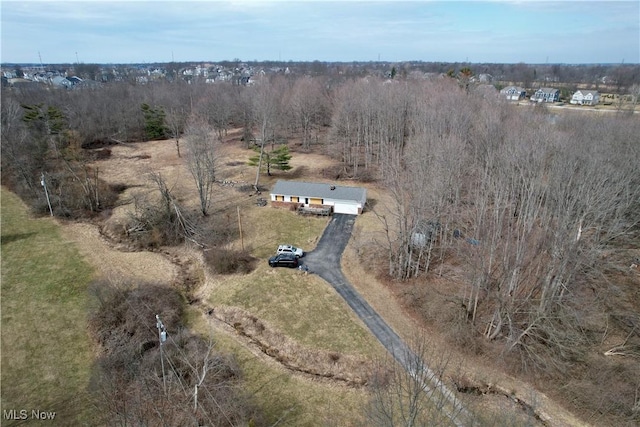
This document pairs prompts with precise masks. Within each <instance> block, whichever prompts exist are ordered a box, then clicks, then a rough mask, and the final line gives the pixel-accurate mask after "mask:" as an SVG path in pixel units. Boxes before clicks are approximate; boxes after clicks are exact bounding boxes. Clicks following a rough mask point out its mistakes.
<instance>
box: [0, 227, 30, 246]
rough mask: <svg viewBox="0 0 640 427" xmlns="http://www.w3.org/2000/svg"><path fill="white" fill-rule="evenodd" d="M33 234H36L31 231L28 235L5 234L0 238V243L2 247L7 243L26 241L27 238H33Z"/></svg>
mask: <svg viewBox="0 0 640 427" xmlns="http://www.w3.org/2000/svg"><path fill="white" fill-rule="evenodd" d="M34 234H36V233H35V232H33V231H32V232H30V233H16V234H5V235H3V236H2V237H0V242H1V243H2V245H3V246H4V245H5V244H7V243H12V242H16V241H18V240H22V239H27V238H29V237H31V236H33V235H34Z"/></svg>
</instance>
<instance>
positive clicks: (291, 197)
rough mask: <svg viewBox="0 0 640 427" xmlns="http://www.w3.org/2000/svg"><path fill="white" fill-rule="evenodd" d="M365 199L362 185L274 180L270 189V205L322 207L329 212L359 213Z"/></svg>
mask: <svg viewBox="0 0 640 427" xmlns="http://www.w3.org/2000/svg"><path fill="white" fill-rule="evenodd" d="M366 201H367V190H366V189H365V188H362V187H346V186H341V185H332V184H322V183H317V182H300V181H283V180H280V181H278V182H276V185H275V186H274V187H273V190H272V191H271V206H276V207H277V206H280V207H293V208H295V209H298V208H300V207H303V208H323V209H325V210H327V211H329V212H331V211H332V212H334V213H343V214H351V215H359V214H361V213H362V210H363V209H364V204H365V203H366Z"/></svg>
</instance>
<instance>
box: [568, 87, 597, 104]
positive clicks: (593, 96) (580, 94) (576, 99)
mask: <svg viewBox="0 0 640 427" xmlns="http://www.w3.org/2000/svg"><path fill="white" fill-rule="evenodd" d="M570 102H571V103H572V104H579V105H596V104H598V102H600V94H599V93H598V91H597V90H579V91H577V92H576V93H574V94H573V96H572V97H571V101H570Z"/></svg>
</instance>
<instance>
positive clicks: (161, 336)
mask: <svg viewBox="0 0 640 427" xmlns="http://www.w3.org/2000/svg"><path fill="white" fill-rule="evenodd" d="M156 328H158V340H159V341H160V363H161V364H162V385H163V387H164V394H165V395H166V394H167V380H166V378H165V375H164V357H163V356H162V344H163V343H164V342H165V341H166V340H167V329H166V328H165V327H164V325H163V324H162V320H160V316H158V315H157V314H156Z"/></svg>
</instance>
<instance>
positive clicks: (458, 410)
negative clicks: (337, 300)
mask: <svg viewBox="0 0 640 427" xmlns="http://www.w3.org/2000/svg"><path fill="white" fill-rule="evenodd" d="M356 218H357V216H355V215H346V214H334V215H333V217H332V218H331V221H330V222H329V224H328V225H327V228H326V229H325V230H324V233H323V234H322V237H321V238H320V241H319V242H318V245H317V246H316V248H315V249H314V250H313V251H311V252H309V253H308V254H306V255H305V256H304V258H303V263H304V265H305V266H306V267H308V269H309V272H310V273H313V274H317V275H318V276H320V277H322V278H323V279H324V280H325V281H327V282H328V283H329V284H330V285H331V286H333V288H334V289H335V290H336V292H338V294H339V295H340V296H341V297H342V298H344V300H345V301H346V302H347V304H349V307H351V309H352V310H353V311H354V312H355V313H356V314H357V315H358V317H360V319H362V321H363V322H364V324H365V325H366V326H367V328H369V330H370V331H371V333H372V334H373V335H374V336H375V337H376V338H377V339H378V340H379V341H380V342H381V343H382V345H383V346H384V347H385V348H386V349H387V351H388V352H389V353H390V354H391V355H392V356H393V357H394V359H396V360H397V361H398V363H400V364H401V365H402V366H403V367H404V368H405V369H406V370H407V372H409V374H410V375H418V374H417V373H416V370H417V369H419V370H421V371H423V374H425V373H426V375H420V377H426V378H428V379H429V380H428V381H429V383H430V384H423V386H424V387H423V388H424V390H425V392H427V393H429V394H430V393H432V392H433V389H434V388H435V389H438V390H439V391H440V393H442V395H444V396H445V398H446V400H448V401H449V402H450V403H451V404H452V406H453V410H451V411H447V412H450V413H449V416H450V418H451V420H452V422H453V423H454V424H455V425H458V426H461V425H465V424H464V423H462V421H460V416H461V415H463V414H466V412H465V411H464V409H463V408H462V407H461V405H460V403H459V401H458V400H457V399H456V397H455V395H454V394H453V393H452V392H451V391H450V390H448V389H447V388H446V386H445V385H444V384H443V383H442V382H441V381H440V380H439V379H438V378H437V376H436V375H435V374H434V373H433V372H432V371H431V370H430V369H429V368H428V367H427V366H426V365H425V364H424V362H423V361H421V360H419V358H418V357H417V356H416V355H415V354H414V353H413V352H412V351H411V350H410V349H409V347H408V346H407V345H406V344H405V343H404V341H402V339H400V337H399V336H398V334H396V333H395V331H394V330H393V329H391V327H390V326H389V325H387V323H386V322H385V321H384V320H383V319H382V317H380V315H378V313H376V311H375V310H374V309H373V308H372V307H371V306H370V305H369V303H367V301H366V300H365V299H364V298H363V297H362V296H361V295H360V294H359V293H358V292H357V291H356V290H355V288H354V287H353V286H352V285H351V284H350V283H349V282H348V281H347V279H346V278H345V277H344V274H342V269H341V267H340V259H341V257H342V253H343V252H344V248H345V247H346V246H347V243H348V242H349V239H350V238H351V232H352V230H353V224H354V223H355V221H356ZM463 417H464V416H463Z"/></svg>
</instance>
